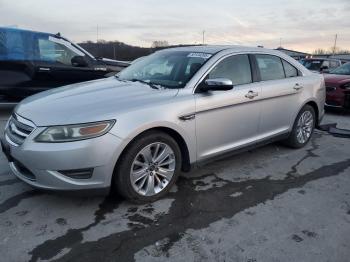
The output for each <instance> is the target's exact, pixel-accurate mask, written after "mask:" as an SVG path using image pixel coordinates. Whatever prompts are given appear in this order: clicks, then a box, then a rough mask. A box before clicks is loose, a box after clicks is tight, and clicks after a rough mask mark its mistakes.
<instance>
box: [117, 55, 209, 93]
mask: <svg viewBox="0 0 350 262" xmlns="http://www.w3.org/2000/svg"><path fill="white" fill-rule="evenodd" d="M211 56H212V55H211V54H207V53H198V52H188V51H172V50H165V51H160V52H157V53H154V54H152V55H149V56H147V57H145V58H143V59H142V60H139V61H136V62H135V63H133V64H131V65H130V66H129V67H127V68H125V69H124V70H123V71H121V72H120V73H119V74H118V75H117V77H118V78H119V79H120V80H128V81H143V82H147V83H150V84H155V85H160V86H163V87H166V88H183V87H184V86H185V85H186V84H187V82H188V81H189V80H190V79H191V78H192V77H193V75H194V74H195V73H196V72H197V71H198V70H199V69H200V68H201V67H202V65H203V64H204V63H205V62H206V61H207V60H208V59H209V58H210V57H211Z"/></svg>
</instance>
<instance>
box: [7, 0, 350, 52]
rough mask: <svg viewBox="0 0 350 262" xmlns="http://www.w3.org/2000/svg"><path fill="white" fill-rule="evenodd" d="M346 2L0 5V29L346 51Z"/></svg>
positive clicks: (143, 41) (145, 42) (41, 1)
mask: <svg viewBox="0 0 350 262" xmlns="http://www.w3.org/2000/svg"><path fill="white" fill-rule="evenodd" d="M349 12H350V1H348V0H334V1H321V0H308V1H304V0H294V1H287V0H266V1H260V0H246V1H241V0H240V1H237V0H217V1H211V0H202V1H188V0H177V1H171V2H170V1H160V0H138V1H121V0H100V1H84V0H75V1H70V0H60V1H57V0H51V1H46V0H17V1H7V0H0V25H13V24H16V25H18V26H20V27H22V28H28V29H34V30H37V31H47V32H58V31H59V32H61V33H62V34H63V35H65V36H67V37H68V38H70V39H72V40H74V41H77V42H79V41H84V40H93V41H94V40H96V37H97V25H98V27H99V38H100V39H105V40H119V41H124V42H127V43H131V44H135V45H142V46H150V45H151V43H152V42H153V41H154V40H167V41H168V42H169V43H171V44H180V43H201V41H202V31H203V30H205V31H206V42H207V43H210V44H242V45H258V44H259V45H264V46H266V47H271V48H274V47H277V46H278V45H279V41H280V38H282V45H283V46H284V47H286V48H291V49H292V48H295V49H298V50H305V51H312V50H314V49H316V48H328V47H330V46H331V45H332V42H333V39H334V35H335V34H338V39H339V45H340V46H341V47H343V48H348V49H350V31H349V30H348V28H349V26H350V20H349V19H348V14H349Z"/></svg>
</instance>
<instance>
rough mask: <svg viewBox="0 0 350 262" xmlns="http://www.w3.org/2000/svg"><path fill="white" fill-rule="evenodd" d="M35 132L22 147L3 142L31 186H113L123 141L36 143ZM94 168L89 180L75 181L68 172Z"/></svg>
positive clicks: (15, 167) (113, 138)
mask: <svg viewBox="0 0 350 262" xmlns="http://www.w3.org/2000/svg"><path fill="white" fill-rule="evenodd" d="M41 131H42V129H40V128H38V129H37V130H35V131H34V132H33V133H32V134H31V135H30V136H29V137H28V138H27V139H26V140H25V142H24V143H23V144H22V145H19V146H15V145H13V144H12V143H11V141H10V140H9V139H8V137H4V138H2V139H1V146H2V150H3V152H4V153H5V155H6V156H7V158H8V160H9V165H10V168H11V170H12V172H13V174H14V175H15V176H17V177H18V178H20V179H21V180H23V181H24V182H26V183H28V184H29V185H31V186H34V187H37V188H41V189H48V190H67V191H74V190H83V189H84V190H85V189H94V190H95V189H97V190H98V189H106V188H109V187H110V185H111V180H112V175H113V170H114V166H115V164H116V161H117V159H118V157H119V155H120V153H121V148H120V145H121V143H122V140H121V139H120V138H118V137H116V136H114V135H112V134H109V133H107V134H106V135H103V136H101V137H97V138H93V139H87V140H82V141H76V142H69V143H37V142H34V141H33V139H32V138H33V137H35V136H36V135H37V134H38V133H39V132H41ZM84 169H85V170H86V169H90V170H92V171H91V176H90V177H89V178H72V177H70V176H68V175H67V174H64V173H66V172H62V171H66V170H69V171H74V170H84Z"/></svg>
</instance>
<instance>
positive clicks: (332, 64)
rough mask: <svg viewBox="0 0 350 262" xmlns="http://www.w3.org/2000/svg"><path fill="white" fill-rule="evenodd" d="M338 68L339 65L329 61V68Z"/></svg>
mask: <svg viewBox="0 0 350 262" xmlns="http://www.w3.org/2000/svg"><path fill="white" fill-rule="evenodd" d="M338 66H339V63H338V62H337V61H330V68H336V67H338Z"/></svg>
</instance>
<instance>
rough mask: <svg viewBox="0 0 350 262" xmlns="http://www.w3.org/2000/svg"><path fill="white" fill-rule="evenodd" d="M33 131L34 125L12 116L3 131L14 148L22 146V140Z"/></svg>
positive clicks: (14, 115)
mask: <svg viewBox="0 0 350 262" xmlns="http://www.w3.org/2000/svg"><path fill="white" fill-rule="evenodd" d="M34 129H35V125H34V124H33V123H32V122H30V121H29V120H27V119H24V118H22V117H20V116H18V115H16V114H13V115H12V116H11V118H10V120H9V122H8V125H7V127H6V130H5V136H6V139H7V140H8V141H9V142H10V143H12V144H13V145H15V146H19V145H22V144H23V142H24V140H25V139H26V138H27V137H28V136H29V135H30V134H31V133H32V131H33V130H34Z"/></svg>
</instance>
